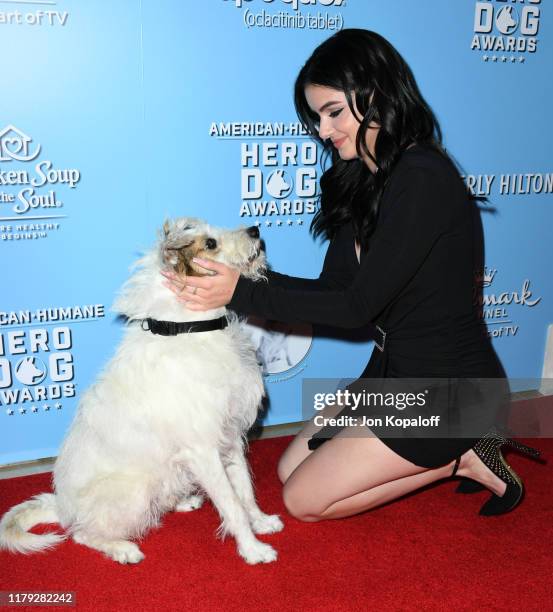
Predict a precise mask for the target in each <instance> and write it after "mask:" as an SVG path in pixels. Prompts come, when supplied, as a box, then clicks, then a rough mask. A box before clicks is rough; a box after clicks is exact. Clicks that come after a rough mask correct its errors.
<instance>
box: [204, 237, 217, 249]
mask: <svg viewBox="0 0 553 612" xmlns="http://www.w3.org/2000/svg"><path fill="white" fill-rule="evenodd" d="M205 248H206V249H216V248H217V240H215V238H208V239H207V240H206V241H205Z"/></svg>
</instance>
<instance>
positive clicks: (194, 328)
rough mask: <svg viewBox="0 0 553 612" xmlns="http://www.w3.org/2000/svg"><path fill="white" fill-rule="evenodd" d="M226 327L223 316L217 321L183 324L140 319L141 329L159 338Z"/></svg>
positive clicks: (226, 322)
mask: <svg viewBox="0 0 553 612" xmlns="http://www.w3.org/2000/svg"><path fill="white" fill-rule="evenodd" d="M227 325H228V319H227V318H226V317H225V316H223V317H219V318H218V319H209V320H207V321H187V322H185V323H176V322H175V321H157V320H156V319H142V329H143V330H144V331H151V332H152V334H158V335H160V336H176V335H177V334H186V333H190V334H192V333H195V332H204V331H214V330H216V329H225V327H226V326H227Z"/></svg>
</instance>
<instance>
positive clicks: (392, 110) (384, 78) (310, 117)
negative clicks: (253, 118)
mask: <svg viewBox="0 0 553 612" xmlns="http://www.w3.org/2000/svg"><path fill="white" fill-rule="evenodd" d="M307 85H324V86H326V87H331V88H333V89H337V90H340V91H343V92H344V94H345V96H346V98H347V102H348V106H349V108H350V110H351V112H352V113H353V114H354V116H356V117H357V118H358V120H359V121H360V125H359V131H358V133H357V141H356V146H357V153H358V155H359V158H358V159H354V160H348V161H345V160H342V159H341V158H340V156H339V154H338V152H337V151H336V150H335V149H334V147H333V146H332V144H331V143H330V141H323V140H322V139H321V138H320V137H319V135H318V128H317V122H318V116H317V115H316V114H315V113H314V112H313V111H312V110H311V109H310V107H309V105H308V104H307V100H306V97H305V88H306V86H307ZM352 94H353V95H352ZM373 94H374V96H373ZM371 96H372V100H371ZM354 101H355V107H356V108H357V110H358V113H356V112H355V107H354ZM294 103H295V106H296V111H297V113H298V117H299V119H300V121H301V122H302V124H303V126H304V128H305V129H306V130H307V131H308V133H309V134H310V135H311V136H312V137H313V138H315V139H316V140H317V141H318V142H319V143H321V144H322V145H323V147H324V152H323V168H324V167H325V165H327V164H326V162H328V159H329V158H330V159H331V161H332V165H331V166H330V167H328V168H327V169H326V170H325V172H324V173H323V175H322V176H321V181H320V194H319V198H320V200H319V207H318V210H317V212H316V213H315V216H314V217H313V220H312V222H311V227H310V230H311V233H312V234H313V235H314V236H315V237H317V236H319V235H321V236H323V237H324V238H326V239H329V240H330V239H331V238H332V237H333V236H334V234H335V232H336V230H337V229H338V228H339V227H340V226H341V225H343V224H344V222H346V221H349V220H351V221H352V222H353V228H354V233H355V237H356V239H357V240H358V241H359V243H360V244H361V247H362V248H363V249H368V247H369V242H370V240H369V239H370V236H371V234H372V233H373V231H374V229H375V225H376V222H377V219H378V211H379V207H380V200H381V198H382V193H383V191H384V188H385V187H386V183H387V181H388V179H389V177H390V174H391V172H392V170H393V168H394V166H395V164H396V163H397V161H398V159H399V156H400V155H401V153H402V152H403V151H404V150H405V149H406V148H407V147H408V146H409V145H410V144H413V143H417V144H425V145H427V146H430V147H432V148H433V149H435V150H437V151H438V152H440V153H441V154H443V155H444V156H445V157H448V156H447V154H446V152H445V150H444V149H443V147H442V145H441V142H442V134H441V130H440V126H439V124H438V122H437V120H436V117H435V116H434V113H433V112H432V110H431V109H430V107H429V106H428V104H427V103H426V102H425V100H424V99H423V97H422V95H421V93H420V91H419V88H418V87H417V84H416V82H415V78H414V76H413V73H412V72H411V69H410V68H409V66H408V65H407V64H406V62H405V60H404V59H403V58H402V57H401V55H400V54H399V53H398V51H397V50H396V49H395V48H394V47H393V46H392V45H391V44H390V43H389V42H388V41H387V40H386V39H385V38H383V37H382V36H380V35H379V34H377V33H376V32H370V31H368V30H360V29H345V30H341V31H340V32H338V33H336V34H334V35H333V36H331V37H330V38H328V39H327V40H325V41H324V42H323V43H322V44H321V45H319V46H318V47H317V48H316V49H315V51H314V52H313V54H312V55H311V57H310V58H309V59H308V60H307V62H306V63H305V65H304V66H303V68H302V69H301V70H300V73H299V74H298V77H297V79H296V83H295V88H294ZM359 114H360V115H361V116H359ZM372 121H374V122H376V123H377V124H378V125H379V126H380V130H379V132H378V136H377V138H376V143H375V151H374V153H375V156H374V157H373V156H372V155H371V153H370V151H369V150H368V148H367V144H366V139H365V137H366V132H367V129H368V126H369V123H370V122H372ZM362 154H363V155H367V156H369V157H370V158H371V159H372V160H373V162H374V163H375V164H376V165H377V167H378V172H376V173H375V174H373V173H372V172H371V171H370V170H369V168H368V166H367V164H366V163H365V162H364V161H363V160H362V159H361V155H362ZM448 159H449V157H448Z"/></svg>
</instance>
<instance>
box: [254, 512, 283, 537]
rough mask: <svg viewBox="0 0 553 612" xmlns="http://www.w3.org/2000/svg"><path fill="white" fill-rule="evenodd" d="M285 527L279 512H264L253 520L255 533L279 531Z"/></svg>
mask: <svg viewBox="0 0 553 612" xmlns="http://www.w3.org/2000/svg"><path fill="white" fill-rule="evenodd" d="M282 529H284V523H283V522H282V521H281V520H280V518H279V516H278V514H262V515H261V516H259V517H257V518H255V519H253V520H252V530H253V532H254V533H260V534H262V533H277V532H278V531H282Z"/></svg>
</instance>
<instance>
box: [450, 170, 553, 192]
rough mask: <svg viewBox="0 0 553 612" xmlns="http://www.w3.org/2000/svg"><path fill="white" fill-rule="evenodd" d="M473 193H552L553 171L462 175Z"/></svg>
mask: <svg viewBox="0 0 553 612" xmlns="http://www.w3.org/2000/svg"><path fill="white" fill-rule="evenodd" d="M462 178H463V180H464V181H465V183H466V185H467V187H468V188H469V190H470V191H471V193H472V194H473V195H476V196H486V197H488V196H493V195H539V194H544V195H545V194H551V193H553V172H526V173H525V174H467V175H466V176H463V177H462Z"/></svg>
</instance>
